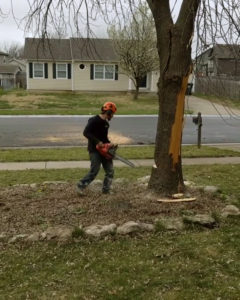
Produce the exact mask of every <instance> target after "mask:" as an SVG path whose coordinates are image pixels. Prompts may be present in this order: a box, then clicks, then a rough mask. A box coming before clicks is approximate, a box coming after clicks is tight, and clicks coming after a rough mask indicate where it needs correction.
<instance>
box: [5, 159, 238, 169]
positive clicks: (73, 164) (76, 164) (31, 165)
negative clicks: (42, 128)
mask: <svg viewBox="0 0 240 300" xmlns="http://www.w3.org/2000/svg"><path fill="white" fill-rule="evenodd" d="M130 161H131V162H133V163H134V164H135V166H136V167H147V166H152V165H153V164H154V161H153V159H131V160H130ZM182 163H183V165H213V164H240V157H211V158H183V159H182ZM114 166H115V167H127V166H126V165H125V164H123V163H122V162H121V161H118V160H114ZM89 167H90V162H89V161H87V160H86V161H48V162H17V163H16V162H6V163H0V171H7V170H9V171H13V170H28V169H35V170H40V169H68V168H69V169H72V168H84V169H88V168H89Z"/></svg>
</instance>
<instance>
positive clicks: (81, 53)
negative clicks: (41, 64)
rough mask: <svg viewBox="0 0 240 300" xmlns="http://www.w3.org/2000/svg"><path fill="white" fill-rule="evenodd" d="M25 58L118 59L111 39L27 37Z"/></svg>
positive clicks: (55, 59)
mask: <svg viewBox="0 0 240 300" xmlns="http://www.w3.org/2000/svg"><path fill="white" fill-rule="evenodd" d="M24 58H26V59H28V60H31V59H32V60H33V59H37V60H46V59H47V60H53V61H57V60H61V61H62V60H72V59H73V60H80V61H112V62H113V61H118V60H119V59H118V57H117V55H116V53H115V51H114V48H113V44H112V41H111V40H110V39H86V38H70V39H49V40H42V39H36V38H26V40H25V47H24Z"/></svg>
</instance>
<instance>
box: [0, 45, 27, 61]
mask: <svg viewBox="0 0 240 300" xmlns="http://www.w3.org/2000/svg"><path fill="white" fill-rule="evenodd" d="M3 49H4V51H5V52H6V53H8V54H9V56H10V57H14V58H21V57H22V55H23V46H22V45H21V44H19V43H15V42H12V43H9V44H7V43H5V44H4V45H3Z"/></svg>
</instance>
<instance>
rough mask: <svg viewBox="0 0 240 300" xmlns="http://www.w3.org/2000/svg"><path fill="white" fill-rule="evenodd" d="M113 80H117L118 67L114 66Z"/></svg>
mask: <svg viewBox="0 0 240 300" xmlns="http://www.w3.org/2000/svg"><path fill="white" fill-rule="evenodd" d="M115 80H118V65H115Z"/></svg>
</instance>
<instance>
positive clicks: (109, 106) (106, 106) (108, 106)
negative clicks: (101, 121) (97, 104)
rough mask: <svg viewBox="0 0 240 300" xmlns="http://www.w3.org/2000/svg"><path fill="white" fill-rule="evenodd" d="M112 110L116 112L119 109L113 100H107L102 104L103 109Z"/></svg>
mask: <svg viewBox="0 0 240 300" xmlns="http://www.w3.org/2000/svg"><path fill="white" fill-rule="evenodd" d="M108 110H111V111H112V112H113V113H114V114H115V112H116V111H117V107H116V104H115V103H113V102H106V103H104V104H103V106H102V111H108Z"/></svg>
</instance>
